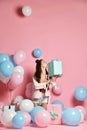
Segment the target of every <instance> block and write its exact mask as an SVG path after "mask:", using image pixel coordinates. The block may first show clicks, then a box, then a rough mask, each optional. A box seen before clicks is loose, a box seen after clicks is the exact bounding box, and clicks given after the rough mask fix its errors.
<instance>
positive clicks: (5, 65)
mask: <svg viewBox="0 0 87 130" xmlns="http://www.w3.org/2000/svg"><path fill="white" fill-rule="evenodd" d="M13 71H14V66H13V64H12V63H11V62H10V61H4V62H2V63H1V64H0V72H1V73H2V74H3V75H4V76H5V77H9V76H11V74H12V73H13Z"/></svg>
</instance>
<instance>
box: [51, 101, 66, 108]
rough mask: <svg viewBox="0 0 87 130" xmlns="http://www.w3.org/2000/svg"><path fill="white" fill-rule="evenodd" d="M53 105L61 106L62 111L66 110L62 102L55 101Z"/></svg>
mask: <svg viewBox="0 0 87 130" xmlns="http://www.w3.org/2000/svg"><path fill="white" fill-rule="evenodd" d="M52 104H61V106H62V110H64V109H65V107H64V104H63V103H62V102H61V101H59V100H54V101H53V102H52Z"/></svg>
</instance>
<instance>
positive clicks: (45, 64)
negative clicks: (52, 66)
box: [41, 60, 47, 68]
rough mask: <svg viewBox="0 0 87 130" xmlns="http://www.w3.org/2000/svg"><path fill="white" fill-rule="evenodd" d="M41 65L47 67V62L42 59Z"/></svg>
mask: <svg viewBox="0 0 87 130" xmlns="http://www.w3.org/2000/svg"><path fill="white" fill-rule="evenodd" d="M41 67H44V68H47V63H46V61H44V60H42V61H41Z"/></svg>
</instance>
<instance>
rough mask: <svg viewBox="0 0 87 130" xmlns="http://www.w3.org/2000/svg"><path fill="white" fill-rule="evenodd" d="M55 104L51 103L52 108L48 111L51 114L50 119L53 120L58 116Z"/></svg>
mask: <svg viewBox="0 0 87 130" xmlns="http://www.w3.org/2000/svg"><path fill="white" fill-rule="evenodd" d="M54 108H55V106H54V105H52V110H51V112H50V115H51V118H52V120H55V119H57V118H58V114H57V113H56V112H55V109H54Z"/></svg>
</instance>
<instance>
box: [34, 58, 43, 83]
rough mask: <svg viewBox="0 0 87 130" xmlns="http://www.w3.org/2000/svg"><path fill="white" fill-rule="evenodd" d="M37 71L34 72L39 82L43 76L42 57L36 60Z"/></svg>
mask: <svg viewBox="0 0 87 130" xmlns="http://www.w3.org/2000/svg"><path fill="white" fill-rule="evenodd" d="M35 62H36V72H35V74H34V77H35V78H36V80H37V81H38V82H40V78H41V72H42V71H41V62H42V59H41V60H36V61H35Z"/></svg>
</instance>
